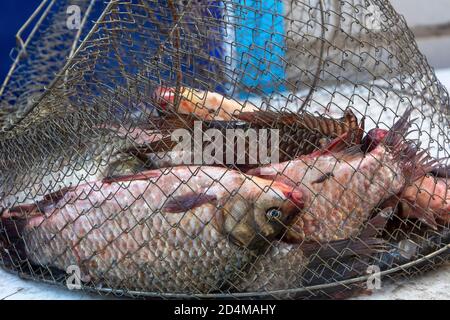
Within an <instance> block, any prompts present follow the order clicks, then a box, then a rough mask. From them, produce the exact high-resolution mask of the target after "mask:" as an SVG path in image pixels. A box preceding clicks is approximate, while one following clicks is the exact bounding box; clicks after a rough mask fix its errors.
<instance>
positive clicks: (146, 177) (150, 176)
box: [102, 170, 163, 183]
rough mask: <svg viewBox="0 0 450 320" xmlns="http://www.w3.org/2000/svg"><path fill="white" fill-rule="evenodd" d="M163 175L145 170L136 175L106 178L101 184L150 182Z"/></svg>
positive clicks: (159, 172)
mask: <svg viewBox="0 0 450 320" xmlns="http://www.w3.org/2000/svg"><path fill="white" fill-rule="evenodd" d="M162 174H163V173H162V172H161V171H160V170H147V171H143V172H140V173H137V174H129V175H123V176H113V177H106V178H104V179H103V180H102V182H103V183H114V182H126V181H136V180H150V179H155V178H158V177H160V176H161V175H162Z"/></svg>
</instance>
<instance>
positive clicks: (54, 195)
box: [39, 187, 75, 205]
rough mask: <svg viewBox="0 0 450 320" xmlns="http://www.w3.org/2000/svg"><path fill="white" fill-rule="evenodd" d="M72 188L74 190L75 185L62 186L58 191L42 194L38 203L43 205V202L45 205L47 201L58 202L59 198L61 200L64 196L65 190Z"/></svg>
mask: <svg viewBox="0 0 450 320" xmlns="http://www.w3.org/2000/svg"><path fill="white" fill-rule="evenodd" d="M73 190H75V187H64V188H61V189H59V190H58V191H55V192H51V193H48V194H46V195H45V196H44V199H43V201H40V202H39V203H40V204H41V205H44V204H45V205H47V204H48V203H55V202H58V201H59V200H61V199H62V198H63V197H64V196H65V194H66V193H67V192H69V191H73Z"/></svg>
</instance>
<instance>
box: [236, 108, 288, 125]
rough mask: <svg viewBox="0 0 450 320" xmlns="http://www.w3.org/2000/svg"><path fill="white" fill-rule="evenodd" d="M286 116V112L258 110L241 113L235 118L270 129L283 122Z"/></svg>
mask: <svg viewBox="0 0 450 320" xmlns="http://www.w3.org/2000/svg"><path fill="white" fill-rule="evenodd" d="M286 115H287V114H286V113H285V112H275V111H270V110H267V111H264V110H258V111H253V112H249V111H244V112H239V113H237V114H236V115H234V116H235V118H236V119H238V120H241V121H245V122H248V123H251V124H253V125H256V126H263V127H270V126H272V125H273V124H275V123H277V122H281V118H284V117H285V116H286ZM289 115H290V113H289Z"/></svg>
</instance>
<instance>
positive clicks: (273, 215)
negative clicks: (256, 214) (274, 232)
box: [266, 208, 283, 220]
mask: <svg viewBox="0 0 450 320" xmlns="http://www.w3.org/2000/svg"><path fill="white" fill-rule="evenodd" d="M282 214H283V213H282V212H281V210H280V209H278V208H270V209H269V210H267V211H266V216H267V218H268V219H269V220H272V219H280V218H281V216H282Z"/></svg>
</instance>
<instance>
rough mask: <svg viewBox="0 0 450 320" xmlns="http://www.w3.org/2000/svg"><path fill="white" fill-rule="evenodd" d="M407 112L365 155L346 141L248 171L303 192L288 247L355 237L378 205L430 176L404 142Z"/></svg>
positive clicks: (419, 157) (422, 160) (429, 164)
mask: <svg viewBox="0 0 450 320" xmlns="http://www.w3.org/2000/svg"><path fill="white" fill-rule="evenodd" d="M411 111H412V110H408V111H407V112H406V113H405V114H404V115H403V116H402V117H401V118H400V120H399V121H398V122H397V123H396V124H395V125H394V127H393V128H392V129H391V130H389V132H388V133H387V134H386V135H385V136H384V137H383V138H382V139H381V142H380V143H378V144H377V145H374V144H371V147H370V148H369V149H367V150H365V151H366V152H363V151H362V149H364V147H365V145H364V144H363V146H362V147H359V146H358V147H350V148H348V147H347V144H346V143H343V141H345V139H348V135H345V136H344V137H342V138H338V139H336V140H335V141H334V142H332V143H331V144H330V146H329V147H327V148H326V149H325V150H321V151H317V152H314V153H313V154H311V155H307V156H302V157H300V158H298V159H297V160H293V161H289V162H284V163H280V164H274V165H269V166H265V167H261V168H257V169H252V170H250V171H248V174H251V175H257V176H261V177H265V178H271V179H275V180H278V181H283V182H285V183H290V184H291V185H296V186H299V187H300V188H301V189H302V190H303V193H304V199H305V214H303V215H302V216H301V217H299V219H298V220H297V221H296V222H295V223H294V225H293V226H292V228H291V232H289V235H288V238H290V240H291V241H294V242H302V241H311V240H315V241H318V242H329V241H333V240H342V239H347V238H350V237H353V236H355V235H356V234H357V233H358V231H359V229H360V227H361V226H362V225H363V223H364V222H366V221H367V219H368V217H369V215H370V214H371V212H372V211H373V210H374V209H375V208H376V207H377V206H378V205H379V204H381V202H383V201H384V200H386V199H387V198H389V197H391V196H392V195H395V194H397V193H398V192H399V191H400V190H402V189H403V187H404V186H405V184H406V183H407V181H411V179H413V180H414V179H416V178H417V176H418V175H420V174H423V172H427V171H429V170H431V168H432V164H433V162H429V161H428V159H429V158H428V157H427V156H426V155H425V153H424V152H418V151H417V149H416V148H413V147H412V145H411V143H410V142H409V141H407V140H405V138H404V136H406V134H407V130H408V128H409V126H410V121H409V120H408V119H409V116H410V113H411ZM374 130H378V129H374ZM368 136H369V137H371V136H372V134H371V132H369V134H368Z"/></svg>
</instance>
